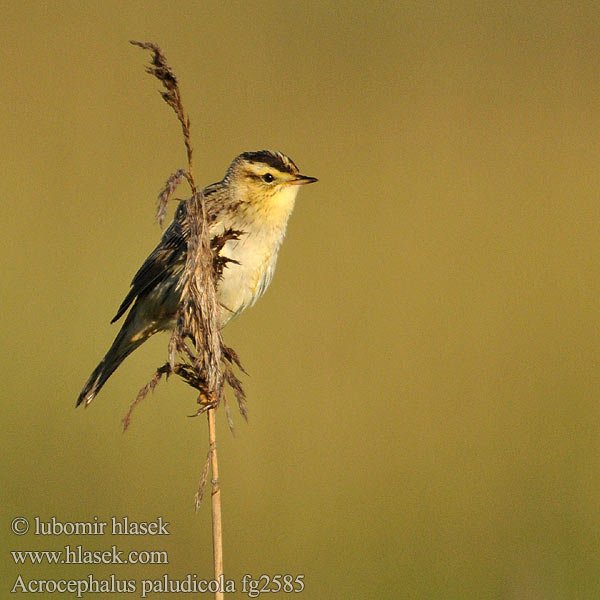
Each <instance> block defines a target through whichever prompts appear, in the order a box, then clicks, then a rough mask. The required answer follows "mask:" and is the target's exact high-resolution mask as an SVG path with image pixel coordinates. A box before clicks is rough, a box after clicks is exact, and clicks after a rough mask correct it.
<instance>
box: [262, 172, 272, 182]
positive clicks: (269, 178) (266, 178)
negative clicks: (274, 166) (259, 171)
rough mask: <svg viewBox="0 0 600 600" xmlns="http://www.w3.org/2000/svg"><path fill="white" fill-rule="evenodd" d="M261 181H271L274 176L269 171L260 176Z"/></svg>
mask: <svg viewBox="0 0 600 600" xmlns="http://www.w3.org/2000/svg"><path fill="white" fill-rule="evenodd" d="M262 179H263V181H266V182H267V183H271V182H272V181H275V177H273V175H271V173H265V174H264V175H263V176H262Z"/></svg>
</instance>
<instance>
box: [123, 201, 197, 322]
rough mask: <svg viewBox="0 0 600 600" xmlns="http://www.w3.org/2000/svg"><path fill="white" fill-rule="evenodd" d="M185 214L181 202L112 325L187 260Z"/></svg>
mask: <svg viewBox="0 0 600 600" xmlns="http://www.w3.org/2000/svg"><path fill="white" fill-rule="evenodd" d="M184 214H185V204H184V203H183V202H181V203H180V204H179V206H178V208H177V211H176V212H175V218H174V219H173V222H172V223H171V224H170V225H169V227H167V229H166V230H165V232H164V234H163V236H162V239H161V241H160V244H158V246H157V247H156V248H155V249H154V250H153V252H152V253H151V254H150V256H148V258H147V259H146V260H145V261H144V264H143V265H142V266H141V267H140V269H139V270H138V272H137V273H136V274H135V276H134V278H133V280H132V282H131V289H130V290H129V293H128V294H127V296H125V299H124V300H123V302H122V303H121V306H119V310H118V311H117V314H116V315H115V316H114V318H113V319H112V321H111V323H114V322H115V321H118V320H119V319H120V318H121V317H122V316H123V314H124V313H125V312H126V311H127V309H128V308H129V307H130V306H131V304H132V303H133V301H134V300H135V299H136V298H138V297H140V296H143V295H144V294H145V293H147V292H149V291H150V290H151V289H153V288H154V287H155V286H156V285H157V284H158V283H160V282H161V281H163V280H165V279H167V278H168V277H170V276H171V275H172V274H173V271H174V270H176V269H177V268H178V267H179V266H183V264H184V263H185V259H186V251H187V247H186V243H185V240H184V237H183V234H182V222H183V217H184Z"/></svg>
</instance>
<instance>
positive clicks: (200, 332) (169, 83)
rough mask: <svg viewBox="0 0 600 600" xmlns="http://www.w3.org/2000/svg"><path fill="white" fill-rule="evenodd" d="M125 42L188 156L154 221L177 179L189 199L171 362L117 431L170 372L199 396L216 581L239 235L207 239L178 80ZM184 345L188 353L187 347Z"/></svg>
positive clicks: (233, 382)
mask: <svg viewBox="0 0 600 600" xmlns="http://www.w3.org/2000/svg"><path fill="white" fill-rule="evenodd" d="M131 43H132V44H134V45H135V46H139V47H140V48H143V49H145V50H150V51H151V52H152V62H151V65H150V66H149V67H147V69H146V70H147V72H148V73H150V74H151V75H154V76H155V77H156V78H157V79H158V80H159V81H160V82H161V84H162V86H163V88H164V89H163V91H162V92H161V96H162V97H163V99H164V100H165V102H166V103H167V104H168V105H169V106H170V107H171V108H172V109H173V111H174V112H175V115H176V116H177V119H178V120H179V123H180V124H181V130H182V133H183V138H184V143H185V147H186V151H187V159H188V168H187V170H184V169H180V170H178V171H177V172H175V173H173V174H172V175H171V176H170V177H169V178H168V179H167V181H166V183H165V186H164V188H163V189H162V190H161V192H160V194H159V196H158V207H157V215H156V216H157V220H158V222H159V223H160V224H161V226H162V223H163V222H164V218H165V216H166V211H167V202H168V201H169V199H170V198H171V197H172V196H173V194H174V193H175V190H176V189H177V186H178V185H179V184H180V183H181V182H182V181H183V179H185V180H186V181H187V182H188V184H189V186H190V188H191V190H192V195H191V197H190V198H188V199H187V200H185V209H186V210H185V217H184V222H183V227H182V230H183V234H184V238H185V241H186V244H187V257H186V264H185V268H184V271H183V274H182V278H181V281H180V289H181V297H180V301H179V308H178V311H177V315H176V326H175V329H174V331H173V334H172V336H171V339H170V341H169V362H168V363H166V364H165V365H163V366H162V367H159V368H158V369H157V370H156V372H155V374H154V376H153V377H152V379H151V380H150V381H149V382H148V384H146V385H145V386H144V387H143V388H142V389H141V390H140V392H139V393H138V395H137V397H136V399H135V400H134V401H133V402H132V404H131V406H130V408H129V411H128V413H127V415H126V416H125V418H124V419H123V425H124V428H125V429H126V428H127V427H128V426H129V423H130V421H131V413H132V411H133V409H134V408H135V407H136V406H137V405H138V404H139V403H140V402H141V400H143V398H145V397H146V395H147V394H148V393H149V392H150V391H153V390H154V388H155V387H156V385H157V384H158V382H159V381H160V379H161V377H162V376H163V375H165V376H166V377H168V376H169V375H170V374H171V373H174V374H176V375H179V376H180V377H181V378H182V379H183V380H184V381H185V382H186V383H187V384H188V385H190V386H191V387H193V388H194V389H196V390H198V392H199V395H198V402H199V404H200V407H199V409H198V411H197V412H196V415H198V414H201V413H204V412H206V413H207V417H208V437H209V451H208V455H207V460H206V463H205V467H204V471H203V474H202V477H201V480H200V484H199V488H198V492H197V493H196V498H195V503H196V508H197V507H198V504H199V502H200V500H201V499H202V496H203V493H204V487H205V485H206V482H207V478H208V466H209V463H210V471H211V473H212V477H211V484H212V501H211V506H212V522H213V558H214V567H215V579H219V577H220V576H221V575H222V574H223V546H222V532H221V490H220V483H219V465H218V461H217V443H216V419H215V413H216V408H217V406H218V405H219V403H220V402H221V400H224V398H225V396H224V385H225V383H227V384H228V385H229V386H230V387H231V388H232V389H233V391H234V394H235V397H236V399H237V402H238V406H239V409H240V412H241V414H242V415H243V416H244V418H247V412H246V399H245V395H244V390H243V389H242V385H241V382H240V380H239V379H238V378H237V377H236V375H235V373H234V372H233V365H237V366H238V367H239V368H240V369H241V370H242V371H244V369H243V367H242V365H241V363H240V361H239V358H238V356H237V354H236V353H235V352H234V351H233V349H231V348H228V347H227V346H225V344H224V343H223V338H222V334H221V329H220V327H219V320H218V315H219V305H218V302H217V296H216V291H217V285H218V281H219V279H220V277H221V275H222V272H223V268H224V267H225V265H226V264H227V262H231V261H230V259H228V258H227V257H224V256H221V254H220V252H221V250H222V249H223V246H224V245H225V243H226V242H227V241H228V240H230V239H238V236H239V235H240V232H239V231H234V230H227V231H225V232H224V233H223V234H222V235H221V236H218V237H216V238H214V239H212V240H211V239H210V236H209V233H208V222H207V217H206V206H205V203H204V197H203V195H202V191H200V190H199V189H198V187H197V185H196V182H195V179H194V174H193V168H192V157H193V146H192V142H191V135H190V120H189V117H188V116H187V115H186V113H185V110H184V107H183V102H182V99H181V92H180V90H179V85H178V82H177V78H176V77H175V74H174V72H173V70H172V69H171V67H169V65H168V63H167V59H166V57H165V55H164V54H163V52H162V50H161V49H160V48H159V47H158V46H157V45H156V44H154V43H147V42H136V41H132V42H131ZM188 340H189V341H190V342H191V346H192V347H190V345H189V344H188V343H186V342H187V341H188ZM244 372H245V371H244ZM225 405H226V412H227V418H228V422H229V424H230V427H232V421H231V416H230V414H229V408H228V407H227V404H226V402H225ZM215 597H216V598H217V599H218V598H222V597H223V596H222V594H221V593H219V592H217V593H216V595H215Z"/></svg>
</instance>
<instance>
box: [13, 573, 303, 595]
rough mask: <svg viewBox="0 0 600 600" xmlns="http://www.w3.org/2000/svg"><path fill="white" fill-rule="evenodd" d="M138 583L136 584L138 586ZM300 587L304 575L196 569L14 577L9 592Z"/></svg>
mask: <svg viewBox="0 0 600 600" xmlns="http://www.w3.org/2000/svg"><path fill="white" fill-rule="evenodd" d="M138 584H139V586H138ZM303 590H304V575H296V576H294V575H264V574H263V575H260V576H259V577H256V578H255V577H253V576H252V575H250V574H246V575H244V576H243V577H242V579H241V580H240V581H239V582H236V581H234V580H233V579H226V578H225V576H224V575H221V577H219V578H218V579H200V578H199V577H198V575H197V574H196V573H194V574H189V575H187V576H186V577H184V578H183V579H170V578H169V576H168V575H167V574H165V575H163V576H162V577H161V578H159V579H142V580H140V581H139V582H138V581H136V580H135V579H117V577H116V576H115V575H111V576H110V577H108V578H106V579H96V578H95V577H94V576H93V575H88V576H87V577H86V578H85V579H28V580H24V579H23V577H21V575H19V576H18V577H17V580H16V582H15V584H14V585H13V588H12V589H11V592H12V593H13V594H14V593H16V592H21V593H28V592H29V593H47V594H55V593H60V594H65V593H69V594H75V597H76V598H83V597H84V596H85V595H86V594H98V593H104V594H117V593H120V594H126V593H134V592H139V594H140V596H139V597H140V598H148V595H149V594H170V593H178V594H186V593H194V594H198V593H201V594H203V593H211V594H214V593H215V592H222V593H234V592H237V591H239V592H241V593H242V594H245V595H246V596H248V597H249V598H258V597H259V596H260V595H261V594H265V593H268V592H285V593H299V592H302V591H303Z"/></svg>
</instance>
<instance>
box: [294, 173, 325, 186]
mask: <svg viewBox="0 0 600 600" xmlns="http://www.w3.org/2000/svg"><path fill="white" fill-rule="evenodd" d="M315 181H319V180H318V179H317V178H316V177H307V176H306V175H297V176H296V178H295V179H291V180H290V181H288V182H286V183H287V184H288V185H306V184H307V183H314V182H315Z"/></svg>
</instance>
